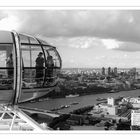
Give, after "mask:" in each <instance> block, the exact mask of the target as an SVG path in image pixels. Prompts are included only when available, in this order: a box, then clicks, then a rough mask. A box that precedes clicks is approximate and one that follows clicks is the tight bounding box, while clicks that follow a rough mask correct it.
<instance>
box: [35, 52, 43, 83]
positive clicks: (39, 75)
mask: <svg viewBox="0 0 140 140" xmlns="http://www.w3.org/2000/svg"><path fill="white" fill-rule="evenodd" d="M35 62H36V82H37V83H38V84H39V83H40V82H41V81H42V80H43V67H44V58H43V53H42V52H39V54H38V57H37V58H36V61H35Z"/></svg>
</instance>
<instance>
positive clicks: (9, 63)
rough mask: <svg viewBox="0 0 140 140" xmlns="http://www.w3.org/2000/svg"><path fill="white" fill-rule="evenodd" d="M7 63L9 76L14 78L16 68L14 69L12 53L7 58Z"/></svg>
mask: <svg viewBox="0 0 140 140" xmlns="http://www.w3.org/2000/svg"><path fill="white" fill-rule="evenodd" d="M6 63H7V67H8V70H7V73H8V77H9V78H13V73H14V70H13V54H12V53H11V54H10V55H9V57H8V58H7V62H6Z"/></svg>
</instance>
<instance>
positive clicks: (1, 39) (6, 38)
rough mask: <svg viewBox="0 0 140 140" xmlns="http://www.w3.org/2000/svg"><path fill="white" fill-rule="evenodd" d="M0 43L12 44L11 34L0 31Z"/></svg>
mask: <svg viewBox="0 0 140 140" xmlns="http://www.w3.org/2000/svg"><path fill="white" fill-rule="evenodd" d="M0 43H13V37H12V32H9V31H0Z"/></svg>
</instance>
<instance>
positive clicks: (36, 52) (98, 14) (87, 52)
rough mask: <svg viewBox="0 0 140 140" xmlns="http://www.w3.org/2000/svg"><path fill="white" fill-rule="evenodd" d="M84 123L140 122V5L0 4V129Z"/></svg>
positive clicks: (97, 127) (77, 127)
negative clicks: (137, 6) (100, 6)
mask: <svg viewBox="0 0 140 140" xmlns="http://www.w3.org/2000/svg"><path fill="white" fill-rule="evenodd" d="M81 130H82V131H84V130H86V131H92V132H97V131H98V132H106V131H111V132H112V131H113V132H114V131H127V132H129V131H136V130H138V131H139V130H140V8H139V9H131V8H130V9H129V8H127V9H123V8H122V9H120V8H118V9H107V8H105V9H104V8H100V9H96V8H90V9H88V8H87V9H86V8H83V9H82V8H80V9H78V8H77V9H76V8H75V9H72V8H68V9H64V8H62V9H57V8H56V9H55V8H53V9H49V8H48V9H47V7H46V8H43V9H35V8H34V9H30V8H26V9H24V8H22V9H18V8H15V9H8V8H0V131H6V132H9V131H10V132H11V131H14V132H15V131H16V132H17V131H20V132H21V131H22V132H25V131H26V132H32V131H36V132H42V131H43V132H45V131H47V132H48V131H55V132H58V133H59V132H60V131H70V132H76V131H81Z"/></svg>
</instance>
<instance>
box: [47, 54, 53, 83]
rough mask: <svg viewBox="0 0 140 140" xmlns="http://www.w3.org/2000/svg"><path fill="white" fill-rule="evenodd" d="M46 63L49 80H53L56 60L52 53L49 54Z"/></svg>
mask: <svg viewBox="0 0 140 140" xmlns="http://www.w3.org/2000/svg"><path fill="white" fill-rule="evenodd" d="M46 65H47V77H48V82H52V81H53V79H52V78H53V68H54V62H53V57H52V56H51V55H48V57H47V62H46Z"/></svg>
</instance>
